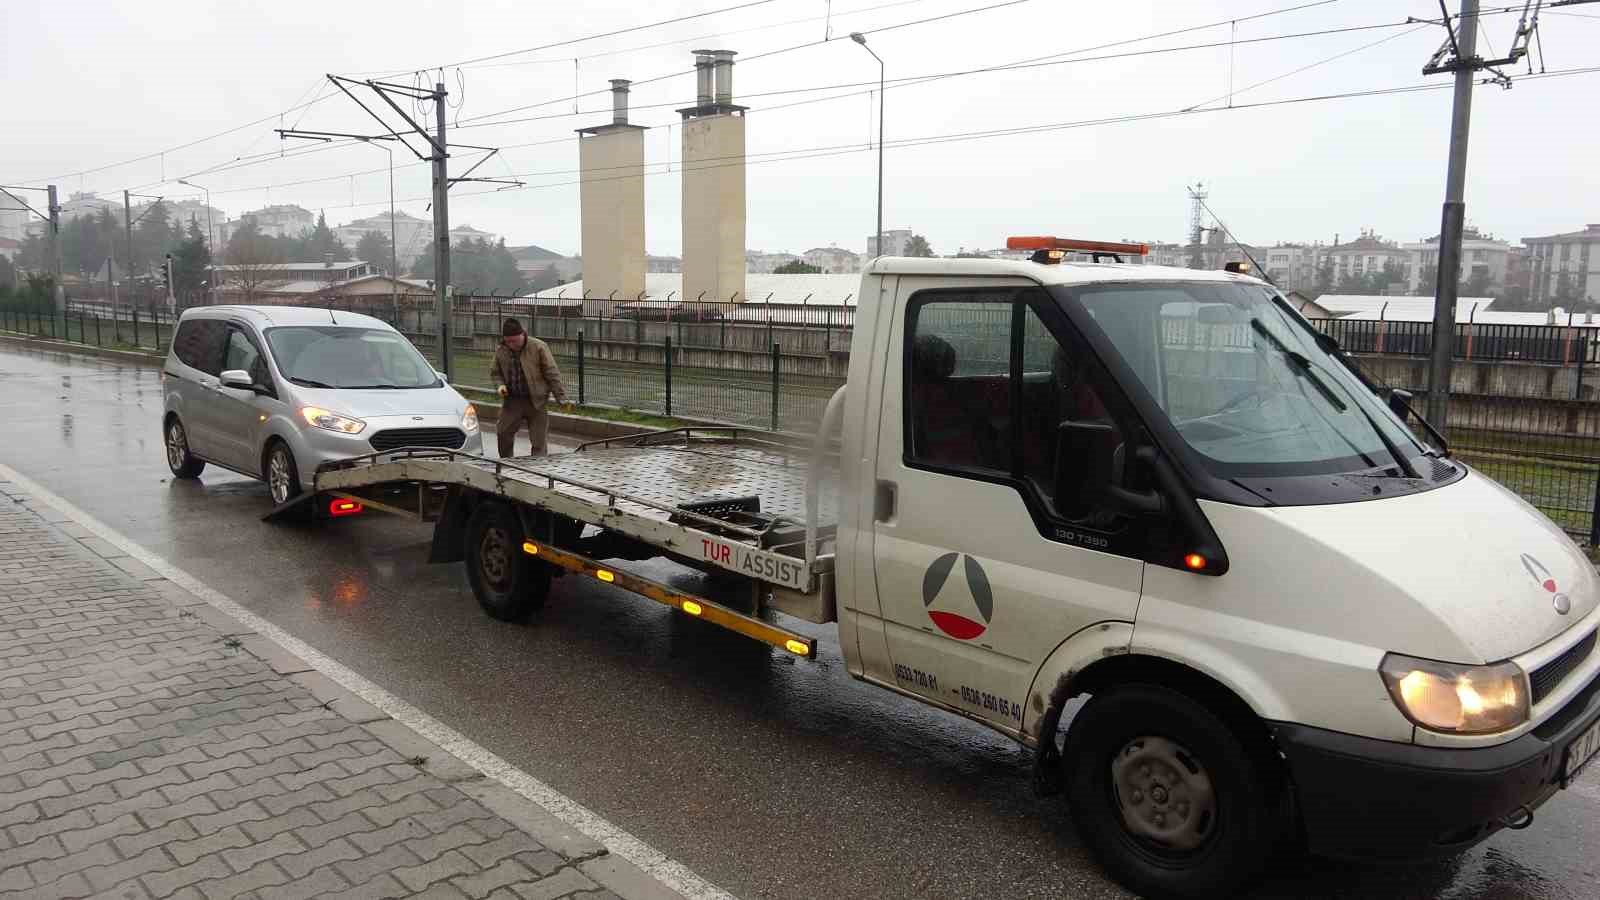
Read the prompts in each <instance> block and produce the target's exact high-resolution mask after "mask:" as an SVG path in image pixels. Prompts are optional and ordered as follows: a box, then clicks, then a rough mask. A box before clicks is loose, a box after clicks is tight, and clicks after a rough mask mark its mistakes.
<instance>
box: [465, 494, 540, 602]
mask: <svg viewBox="0 0 1600 900" xmlns="http://www.w3.org/2000/svg"><path fill="white" fill-rule="evenodd" d="M465 550H466V562H467V580H468V581H469V582H471V584H472V593H473V594H475V595H476V596H477V598H478V605H479V606H481V607H483V611H484V612H486V613H488V614H489V616H490V617H491V618H495V619H499V620H500V621H502V622H521V621H523V620H525V619H527V618H528V616H529V615H530V614H531V613H532V612H533V611H534V610H536V609H539V608H541V607H543V606H544V601H545V598H546V597H548V596H549V594H550V566H548V565H546V564H545V563H541V562H538V561H536V560H534V559H533V558H532V557H530V556H529V555H528V554H526V553H524V552H522V522H521V521H520V520H519V519H518V518H517V513H516V510H514V509H512V508H511V507H509V506H507V505H506V504H504V503H484V504H482V505H481V506H479V507H478V508H477V509H476V510H474V511H473V513H472V518H470V519H468V520H467V536H466V548H465Z"/></svg>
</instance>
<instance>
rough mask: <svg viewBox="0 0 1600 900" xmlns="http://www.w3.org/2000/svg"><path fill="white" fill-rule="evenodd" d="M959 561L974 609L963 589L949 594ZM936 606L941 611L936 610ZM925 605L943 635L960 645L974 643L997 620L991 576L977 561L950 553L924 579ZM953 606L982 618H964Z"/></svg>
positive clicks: (954, 590)
mask: <svg viewBox="0 0 1600 900" xmlns="http://www.w3.org/2000/svg"><path fill="white" fill-rule="evenodd" d="M957 560H960V561H961V564H962V566H961V568H962V573H963V574H964V575H965V576H966V583H967V591H966V592H967V593H968V594H970V595H971V597H972V602H971V605H970V606H967V603H966V598H965V597H963V596H962V595H961V593H962V592H961V591H960V589H959V588H952V589H950V590H946V587H947V585H948V582H949V581H950V573H951V571H953V570H954V569H955V567H956V561H957ZM941 598H942V599H941ZM936 602H937V603H938V605H939V606H940V607H941V608H940V609H935V608H934V605H935V603H936ZM922 605H923V606H924V607H926V608H927V610H928V618H930V619H932V620H933V624H934V625H935V626H937V627H938V629H939V630H940V631H942V632H944V633H945V634H948V635H949V636H951V637H953V638H955V639H956V640H958V641H970V640H972V639H973V638H975V637H977V636H978V635H980V634H983V633H984V632H985V631H987V630H988V629H989V622H990V620H991V619H993V618H994V591H992V590H990V588H989V576H988V575H987V574H985V573H984V571H983V567H982V566H980V565H978V561H977V560H975V559H973V558H972V557H970V556H966V555H963V554H960V553H946V554H945V555H943V556H941V557H939V558H938V559H936V560H934V561H933V565H931V566H929V567H928V571H927V572H926V573H924V574H923V576H922ZM953 606H966V607H967V608H966V609H965V610H963V612H973V611H976V612H977V614H978V618H972V617H970V616H967V615H963V614H962V612H957V611H955V610H954V609H951V608H950V607H953Z"/></svg>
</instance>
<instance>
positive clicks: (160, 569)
mask: <svg viewBox="0 0 1600 900" xmlns="http://www.w3.org/2000/svg"><path fill="white" fill-rule="evenodd" d="M0 340H3V338H0ZM0 482H10V483H11V485H12V488H11V490H10V491H8V492H6V496H8V497H9V498H10V499H11V500H12V501H14V502H16V503H18V504H20V505H22V506H24V507H26V508H27V509H29V510H30V511H32V512H33V513H34V514H35V515H37V516H38V517H39V518H40V519H41V524H42V525H43V526H44V527H46V528H52V529H55V530H56V531H57V532H59V533H60V534H62V535H63V536H64V537H66V538H67V539H69V540H70V541H72V542H74V543H76V544H78V545H79V546H80V547H81V548H82V549H83V550H84V551H85V552H87V553H90V554H93V555H94V556H97V557H100V558H102V559H104V560H106V561H107V562H109V563H111V564H112V565H114V566H116V567H117V568H119V569H123V571H129V570H130V568H132V569H135V570H137V571H138V572H139V573H141V574H135V573H133V572H130V575H131V576H132V577H135V578H139V579H140V580H142V581H143V582H144V583H145V584H146V585H147V586H148V587H150V588H151V589H152V590H154V591H156V592H157V593H159V594H161V595H162V596H163V597H165V598H166V599H167V600H168V601H169V602H171V603H172V604H173V605H174V606H175V607H178V608H179V609H180V615H183V616H185V617H195V618H198V619H199V620H201V621H202V622H204V623H206V624H208V625H210V626H211V627H213V628H215V629H216V630H217V631H218V633H219V636H220V637H221V638H222V639H223V640H224V641H225V642H227V643H228V645H229V646H237V647H238V648H239V649H241V650H243V651H244V652H247V653H250V654H251V655H252V656H255V657H256V658H258V659H260V660H261V661H262V662H264V663H266V664H267V665H268V666H269V667H271V668H272V670H273V671H274V672H276V673H277V674H278V675H280V676H282V677H284V678H285V679H286V680H289V681H293V682H295V683H296V684H298V685H300V686H301V687H304V688H305V689H306V690H307V691H308V692H310V693H311V694H312V696H314V697H316V698H317V699H319V700H322V701H323V702H324V703H325V704H326V705H327V706H328V708H329V709H330V710H332V711H333V712H335V713H338V714H339V715H341V716H343V717H344V718H345V719H346V720H347V721H349V722H351V723H352V724H354V725H358V726H359V727H361V728H363V729H365V730H366V731H367V732H368V733H370V734H371V735H372V737H373V739H375V740H377V741H380V742H382V743H383V744H384V745H386V746H388V747H390V748H392V749H394V750H395V751H396V752H398V753H400V754H401V755H403V756H405V757H406V758H407V759H408V760H410V761H412V762H413V764H414V765H417V766H418V767H419V768H422V769H424V770H425V771H427V772H428V773H429V774H431V775H433V776H434V777H435V778H438V779H439V780H440V781H443V782H445V783H447V784H449V785H451V786H452V787H455V788H456V789H457V790H459V791H461V792H462V793H463V794H465V795H466V796H468V797H470V798H472V799H474V800H477V801H478V802H479V803H481V804H482V805H483V806H484V807H485V808H487V809H489V810H490V811H491V812H494V813H495V814H497V815H499V816H500V817H501V818H503V819H505V820H506V821H507V822H509V823H511V824H512V825H513V826H515V827H516V828H518V829H520V830H522V831H523V832H524V833H526V834H527V835H528V836H529V837H531V838H532V839H533V840H535V841H537V842H539V843H540V844H542V845H544V846H545V847H547V848H549V849H550V850H551V851H552V852H555V853H557V854H558V855H560V856H562V857H563V858H564V859H566V860H568V861H569V862H573V863H577V864H579V866H580V869H581V870H582V871H583V872H584V873H585V874H586V875H588V876H589V877H590V878H592V879H593V880H594V881H595V882H597V883H599V884H600V885H602V886H604V887H606V888H607V889H609V890H611V891H612V892H613V893H615V894H617V895H618V896H620V897H622V898H625V900H672V898H680V900H681V898H690V900H702V898H704V900H724V898H727V900H732V895H730V894H728V893H726V892H725V891H722V890H721V889H720V888H717V887H715V886H713V885H711V884H710V883H709V882H706V881H705V880H704V879H701V878H700V877H699V876H698V875H695V874H694V873H693V872H692V871H690V870H688V869H687V868H686V867H684V866H683V865H682V864H681V863H677V862H676V861H674V860H671V859H670V858H668V857H666V856H665V855H663V854H661V853H660V852H659V851H656V850H654V849H653V848H651V847H649V846H648V845H645V844H643V843H642V842H640V841H639V840H638V839H637V838H634V837H633V836H632V835H629V834H628V833H627V832H623V831H621V830H620V829H618V828H616V826H613V825H611V824H610V823H608V822H605V821H604V820H602V819H599V818H598V817H597V816H594V814H593V813H590V812H588V810H586V809H584V808H583V807H581V806H578V805H577V804H576V803H574V802H573V801H571V800H570V799H568V798H566V797H564V796H562V795H559V794H555V792H554V791H553V789H550V788H548V787H545V786H543V785H542V783H539V782H537V781H536V780H535V779H533V777H532V776H530V775H527V774H526V773H523V772H521V771H520V770H515V769H510V772H509V773H506V772H503V771H497V770H499V769H502V768H509V767H508V766H506V764H505V763H504V762H503V761H500V760H498V758H495V757H492V755H491V754H489V753H488V751H483V750H481V748H477V749H478V750H479V753H481V754H482V755H483V756H484V757H489V759H487V760H485V759H482V758H480V759H473V758H469V756H468V755H463V754H461V753H457V752H453V751H452V750H450V749H447V748H446V747H445V746H442V745H441V743H438V742H435V741H434V740H432V739H430V737H429V736H428V735H427V734H425V733H423V732H422V731H419V730H417V729H416V728H413V727H412V726H411V725H409V724H407V723H406V722H402V721H400V720H398V719H396V718H393V717H391V716H390V714H389V713H387V712H385V711H384V710H383V709H382V708H380V707H381V706H382V705H385V704H380V703H372V702H369V701H368V699H367V698H365V697H363V696H361V695H360V694H358V693H357V692H356V691H353V690H350V689H349V688H347V687H345V686H344V685H341V684H340V683H339V682H338V681H337V680H336V676H334V675H333V673H325V672H324V671H321V670H323V669H338V670H342V669H343V667H342V666H338V664H336V663H332V662H331V661H330V660H327V659H326V658H325V657H322V659H321V660H320V661H321V662H322V665H318V662H319V660H318V657H321V654H320V653H318V652H317V651H315V650H311V649H310V648H309V647H307V645H304V644H302V643H301V642H300V641H298V640H297V639H295V638H292V637H289V636H288V635H287V634H286V633H284V632H281V631H280V630H279V629H277V628H276V626H272V625H270V624H269V623H266V622H265V620H260V619H259V618H258V617H256V616H254V614H252V613H249V612H248V611H245V610H244V609H243V608H242V607H239V606H238V605H237V604H236V603H234V602H233V601H232V600H229V599H227V598H226V597H225V596H223V595H221V594H220V593H217V592H216V591H215V590H213V589H210V588H207V587H204V586H203V585H202V584H201V583H199V582H198V581H196V580H194V579H193V578H192V576H188V575H187V574H185V573H182V572H179V571H177V570H172V569H171V568H170V566H169V565H167V564H165V562H164V561H163V560H160V559H159V558H158V557H153V556H151V555H150V554H148V552H147V551H142V549H136V545H133V544H132V542H131V541H128V540H127V539H126V538H124V537H122V536H121V535H120V534H118V533H116V532H114V531H112V530H111V529H110V528H109V527H108V526H105V525H104V524H102V523H99V522H98V521H95V520H93V519H92V518H90V517H89V516H88V515H87V514H85V513H83V512H82V511H80V510H77V509H76V508H75V507H73V506H72V505H71V504H70V503H68V502H66V501H65V500H62V499H61V498H58V497H55V496H54V495H52V494H50V492H48V491H46V490H44V489H43V488H42V487H41V486H39V485H36V484H34V483H33V482H32V480H31V479H28V478H26V477H25V476H22V475H21V474H20V473H17V472H16V471H14V470H13V469H11V468H10V467H8V466H6V465H5V464H3V463H0ZM119 545H120V546H119ZM124 547H126V548H127V549H124ZM135 553H137V554H138V556H143V557H145V558H146V559H145V560H141V559H138V558H136V557H135V556H134V554H135ZM181 581H190V582H193V584H194V585H195V586H196V589H195V590H191V589H190V587H189V586H186V585H185V584H182V583H180V582H181ZM209 595H214V596H209ZM235 610H237V611H238V612H237V614H235ZM252 619H255V620H256V623H252V622H251V621H250V620H252ZM292 645H299V646H300V647H306V652H305V655H301V654H299V653H297V652H295V650H294V649H291V646H292ZM308 657H309V658H308ZM340 674H343V673H342V672H341V673H340ZM350 675H353V673H350ZM346 677H349V676H346ZM354 677H355V678H356V679H359V678H360V676H354ZM361 680H362V681H364V679H361ZM374 690H375V691H376V692H377V693H380V694H381V693H383V692H382V691H381V689H377V688H375V686H374ZM385 697H387V695H385ZM395 702H396V703H397V704H398V703H399V702H398V701H395ZM400 705H403V704H400ZM418 715H420V716H424V717H425V714H421V713H420V711H419V712H418ZM430 722H431V720H430ZM439 728H440V729H442V730H443V726H439ZM452 734H453V732H452ZM462 740H463V742H464V739H462ZM470 746H472V747H474V748H475V747H476V745H470ZM496 764H498V765H496ZM508 774H512V775H514V776H520V777H516V778H512V779H510V780H508V778H507V775H508ZM518 783H522V784H524V785H525V786H526V785H527V784H528V783H532V784H533V785H537V786H538V787H540V788H543V790H544V791H547V792H549V794H550V795H552V796H553V798H558V799H559V800H560V801H564V803H562V806H564V807H565V810H564V811H565V812H566V813H567V815H566V816H562V815H559V814H558V813H557V812H556V811H553V810H551V809H547V808H546V807H545V806H544V805H541V804H540V803H538V802H535V801H534V800H533V799H530V798H529V797H528V796H526V793H527V790H526V787H525V789H524V790H520V791H519V790H517V789H515V788H514V787H513V785H515V784H518ZM574 818H577V819H578V824H581V825H583V826H587V827H578V824H574V822H573V821H572V820H573V819H574ZM595 831H601V832H609V833H608V834H607V837H608V838H609V840H607V841H606V843H602V842H601V841H600V840H597V839H596V838H595V837H594V836H591V835H592V834H593V833H594V832H595ZM586 832H588V833H586ZM607 844H612V845H617V846H619V847H620V849H622V850H623V851H624V854H623V855H626V856H629V857H633V858H634V859H638V860H640V861H643V862H645V863H646V864H647V865H648V866H649V868H650V869H651V870H652V871H647V870H646V868H645V867H643V866H641V865H638V864H635V862H633V861H630V860H629V859H625V858H623V855H618V854H617V853H615V852H613V847H611V846H607ZM591 869H593V871H591ZM663 876H664V877H666V879H667V880H666V881H663V880H662V878H663ZM580 880H581V879H580Z"/></svg>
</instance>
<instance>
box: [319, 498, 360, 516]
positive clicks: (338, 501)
mask: <svg viewBox="0 0 1600 900" xmlns="http://www.w3.org/2000/svg"><path fill="white" fill-rule="evenodd" d="M364 509H366V507H365V506H362V505H361V504H359V503H357V502H356V501H354V500H346V499H344V498H343V497H336V498H334V499H333V500H331V501H329V502H328V515H330V516H353V515H355V514H357V513H359V512H361V511H362V510H364Z"/></svg>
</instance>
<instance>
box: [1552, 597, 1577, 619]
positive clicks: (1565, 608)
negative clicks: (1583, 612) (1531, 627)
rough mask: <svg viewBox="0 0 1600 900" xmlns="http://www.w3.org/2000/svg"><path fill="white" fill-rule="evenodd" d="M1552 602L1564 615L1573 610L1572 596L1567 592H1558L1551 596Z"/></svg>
mask: <svg viewBox="0 0 1600 900" xmlns="http://www.w3.org/2000/svg"><path fill="white" fill-rule="evenodd" d="M1550 602H1551V603H1554V604H1555V607H1556V612H1558V613H1560V614H1561V615H1563V616H1564V615H1566V614H1567V613H1569V612H1572V598H1571V597H1568V596H1567V595H1566V594H1557V595H1555V596H1554V597H1551V598H1550Z"/></svg>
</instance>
